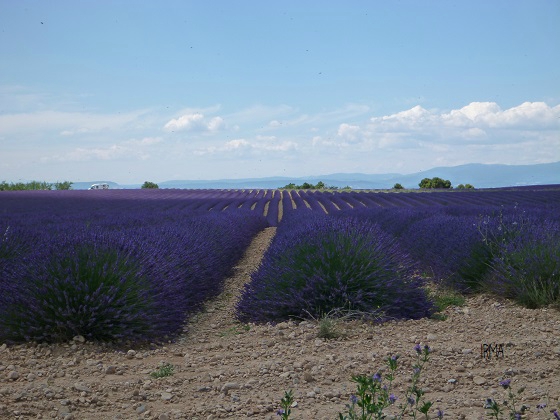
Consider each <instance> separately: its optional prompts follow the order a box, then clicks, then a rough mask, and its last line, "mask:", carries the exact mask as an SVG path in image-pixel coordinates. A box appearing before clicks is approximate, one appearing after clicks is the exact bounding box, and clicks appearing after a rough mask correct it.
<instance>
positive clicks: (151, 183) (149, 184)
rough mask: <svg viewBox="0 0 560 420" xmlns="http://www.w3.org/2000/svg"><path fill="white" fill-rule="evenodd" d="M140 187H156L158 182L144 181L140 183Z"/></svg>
mask: <svg viewBox="0 0 560 420" xmlns="http://www.w3.org/2000/svg"><path fill="white" fill-rule="evenodd" d="M141 188H152V189H156V188H159V186H158V184H156V183H155V182H150V181H146V182H144V183H143V184H142V187H141Z"/></svg>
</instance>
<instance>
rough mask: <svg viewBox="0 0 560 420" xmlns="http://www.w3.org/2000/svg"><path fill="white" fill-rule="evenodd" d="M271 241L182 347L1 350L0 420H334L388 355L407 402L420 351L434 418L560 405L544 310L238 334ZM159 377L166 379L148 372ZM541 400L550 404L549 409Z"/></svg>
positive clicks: (483, 309) (552, 319) (492, 306)
mask: <svg viewBox="0 0 560 420" xmlns="http://www.w3.org/2000/svg"><path fill="white" fill-rule="evenodd" d="M273 234H274V228H269V229H267V230H265V231H264V232H262V233H261V234H260V235H259V236H258V237H257V238H256V239H255V240H254V242H253V244H252V245H251V247H250V249H249V250H248V251H247V253H246V255H245V257H244V259H243V260H242V261H241V262H240V263H239V265H238V266H237V268H236V270H235V275H234V276H233V277H232V278H230V279H229V280H228V282H227V285H226V292H225V293H224V294H223V295H222V296H220V297H219V298H218V299H216V300H215V301H213V302H210V303H208V305H207V306H206V308H205V310H204V311H203V313H201V314H200V315H199V316H198V317H197V318H196V319H194V320H193V321H192V322H191V323H190V324H189V326H188V329H187V330H186V332H185V334H184V336H183V337H181V339H180V340H178V341H177V342H173V343H169V344H168V345H167V346H152V347H151V348H135V347H133V348H123V349H115V348H111V347H108V346H102V345H99V344H94V343H89V342H84V341H83V338H82V337H76V338H75V339H74V340H73V341H72V342H70V343H65V344H58V345H47V344H40V345H36V344H27V345H17V346H6V345H5V344H3V345H1V346H0V418H2V419H17V418H38V419H47V418H56V419H67V420H71V419H160V420H163V419H218V418H235V419H243V418H251V419H273V418H279V417H277V416H276V411H277V410H278V409H279V407H280V405H279V404H280V399H281V398H282V396H283V395H284V392H285V391H287V390H293V393H294V396H295V403H294V404H293V405H294V407H293V408H292V416H291V417H290V418H293V419H312V420H315V419H335V418H337V415H338V413H339V412H343V411H344V409H345V405H346V404H347V403H348V402H349V399H350V396H351V394H352V393H353V391H354V390H355V384H354V383H353V382H351V381H350V378H351V377H352V375H356V374H361V373H364V374H366V373H367V374H373V373H375V372H377V370H378V369H379V368H381V367H383V366H384V359H385V358H386V357H387V356H389V355H394V354H396V353H399V354H400V355H401V357H400V359H399V362H400V364H399V369H398V373H397V380H396V381H395V384H394V390H393V392H394V394H395V395H396V396H397V397H398V400H397V401H396V403H395V406H398V405H399V404H402V403H404V400H405V397H404V395H405V394H404V393H405V391H406V388H407V386H408V384H409V383H410V382H409V381H410V377H411V371H412V364H413V363H414V361H415V352H414V346H415V344H416V343H421V344H422V345H424V344H428V345H429V346H430V347H431V348H432V349H433V351H432V354H431V358H430V361H429V362H428V363H427V365H426V368H425V371H424V372H423V374H422V380H421V384H422V387H423V388H424V390H425V392H426V395H425V397H426V399H427V400H430V401H432V402H433V403H434V405H433V407H434V408H433V410H432V411H431V413H432V415H433V414H435V408H440V409H442V410H443V411H444V412H445V418H459V419H461V418H462V419H479V418H483V417H484V415H485V410H484V408H483V405H484V402H485V400H486V399H487V398H494V399H495V400H496V401H498V402H502V401H504V400H505V399H506V398H507V391H506V390H504V389H502V388H501V387H500V386H499V381H500V380H502V379H505V378H509V379H511V384H512V387H513V390H514V391H515V392H516V391H517V390H518V389H520V388H524V391H523V392H522V393H521V394H518V397H517V398H518V405H519V406H520V405H521V404H525V405H527V406H529V409H528V411H527V415H526V418H547V419H549V418H553V415H552V414H551V411H552V410H553V409H554V408H560V312H559V311H557V310H555V309H552V308H548V309H539V310H529V309H524V308H521V307H518V306H516V305H515V304H513V303H511V302H508V301H504V300H499V299H495V298H492V297H490V296H477V297H473V298H469V299H468V300H467V303H466V305H465V306H462V307H450V308H448V309H447V310H446V312H445V315H446V316H447V319H446V320H443V321H440V320H433V319H422V320H417V321H399V322H389V323H386V324H382V325H375V324H369V323H361V322H357V321H353V322H346V323H342V324H339V325H338V330H339V332H340V333H341V334H342V335H341V337H339V338H337V339H331V340H326V339H320V338H317V334H318V331H319V328H318V325H317V323H316V322H309V321H303V322H290V323H281V324H278V325H275V326H271V325H242V324H239V323H236V322H235V321H234V318H233V316H232V314H233V307H234V305H235V302H236V300H237V298H238V292H239V290H240V288H241V287H242V285H243V284H244V283H245V282H246V281H247V280H248V279H249V276H250V273H251V272H252V271H253V270H254V269H255V268H256V267H257V266H258V263H259V261H260V258H261V256H262V252H263V250H264V249H266V247H267V245H268V243H269V242H270V240H271V238H272V236H273ZM484 344H503V354H498V357H497V356H496V354H492V355H491V357H490V358H483V357H481V345H484ZM162 366H164V367H163V368H162ZM165 366H167V368H166V367H165ZM169 366H172V372H170V370H171V368H169ZM166 369H167V373H171V374H170V375H168V376H164V377H161V378H155V377H153V376H152V375H151V374H152V373H153V372H161V373H162V374H163V373H165V372H166ZM539 403H547V407H546V409H545V410H544V411H540V412H537V409H536V405H537V404H539Z"/></svg>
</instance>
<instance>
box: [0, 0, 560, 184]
mask: <svg viewBox="0 0 560 420" xmlns="http://www.w3.org/2000/svg"><path fill="white" fill-rule="evenodd" d="M559 21H560V2H559V1H557V0H537V1H528V0H527V1H525V0H523V1H522V0H508V1H499V0H496V1H487V0H484V1H473V0H468V1H467V0H465V1H453V0H447V1H436V0H433V1H422V0H415V1H406V0H405V1H397V0H395V1H389V0H386V1H348V2H343V1H326V0H322V1H301V0H298V1H284V0H283V1H274V2H273V1H256V0H255V1H249V0H238V1H226V0H221V1H212V0H209V1H197V2H194V1H165V0H163V1H157V2H156V1H133V0H129V1H127V0H123V1H102V0H97V1H90V2H87V1H74V0H73V1H59V0H51V1H48V2H45V1H37V0H36V1H26V0H22V1H13V0H9V1H8V0H0V57H2V59H1V60H0V181H2V180H6V181H18V180H23V181H28V180H33V179H36V180H45V181H50V182H54V181H62V180H70V181H75V182H78V181H89V180H111V181H115V182H118V183H122V184H126V183H141V182H143V181H145V180H150V181H154V182H158V181H160V182H161V181H165V180H171V179H220V178H246V177H266V176H294V177H301V176H310V175H322V174H329V173H339V172H349V173H350V172H363V173H386V172H398V173H403V174H406V173H413V172H417V171H422V170H426V169H430V168H432V167H436V166H456V165H460V164H464V163H502V164H534V163H546V162H554V161H560V25H558V22H559Z"/></svg>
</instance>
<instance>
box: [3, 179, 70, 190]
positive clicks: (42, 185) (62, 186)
mask: <svg viewBox="0 0 560 420" xmlns="http://www.w3.org/2000/svg"><path fill="white" fill-rule="evenodd" d="M72 184H73V183H72V182H70V181H63V182H55V183H52V184H51V183H50V182H44V181H31V182H15V183H14V182H10V183H8V182H6V181H2V182H0V191H21V190H71V189H72Z"/></svg>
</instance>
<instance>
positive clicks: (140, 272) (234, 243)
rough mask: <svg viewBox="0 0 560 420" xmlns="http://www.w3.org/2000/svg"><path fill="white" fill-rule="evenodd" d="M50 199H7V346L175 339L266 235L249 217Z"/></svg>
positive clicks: (158, 204) (2, 224)
mask: <svg viewBox="0 0 560 420" xmlns="http://www.w3.org/2000/svg"><path fill="white" fill-rule="evenodd" d="M52 193H53V194H52V195H51V194H47V195H45V194H42V193H40V194H37V192H25V193H24V194H15V195H11V196H8V195H4V194H3V195H2V196H1V197H0V212H1V214H2V218H1V219H0V342H3V341H13V342H18V341H28V340H35V341H61V340H68V339H71V338H72V337H74V336H76V335H82V336H84V337H85V338H87V339H95V340H106V341H123V340H131V341H138V340H142V341H143V340H147V341H161V340H166V339H171V338H172V337H174V336H176V335H177V334H178V333H180V332H181V331H182V328H183V327H184V325H185V321H186V320H187V319H188V317H189V316H190V315H192V314H194V313H195V312H196V311H197V310H199V309H200V307H201V305H202V303H203V302H204V301H205V300H207V299H209V298H211V297H212V296H215V295H216V294H218V293H219V292H220V291H221V290H222V287H223V281H224V279H225V278H226V277H227V275H228V274H230V271H231V269H232V267H233V266H234V265H235V264H236V262H237V261H238V259H239V258H240V257H241V255H242V253H243V252H244V249H245V248H246V247H247V246H248V244H249V243H250V241H251V239H252V237H253V236H254V235H255V234H256V233H257V232H258V231H260V230H261V229H263V228H264V227H266V226H267V222H266V220H265V219H264V218H263V217H262V216H258V215H257V214H256V213H254V212H250V211H241V210H240V211H237V212H224V213H218V212H208V211H195V210H192V209H191V210H188V211H187V210H186V209H185V208H180V207H179V208H177V207H176V206H174V203H173V202H172V201H168V200H165V199H159V200H146V199H141V198H136V199H134V198H133V197H130V196H125V197H124V198H123V197H122V196H121V198H119V197H118V196H115V195H113V197H107V196H106V197H103V196H100V195H97V196H96V197H95V198H92V196H91V195H90V196H88V197H87V198H84V197H83V196H81V195H80V194H75V193H74V192H72V191H69V192H68V193H69V194H61V193H64V191H61V192H52ZM73 193H74V194H73ZM202 201H204V200H202Z"/></svg>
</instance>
